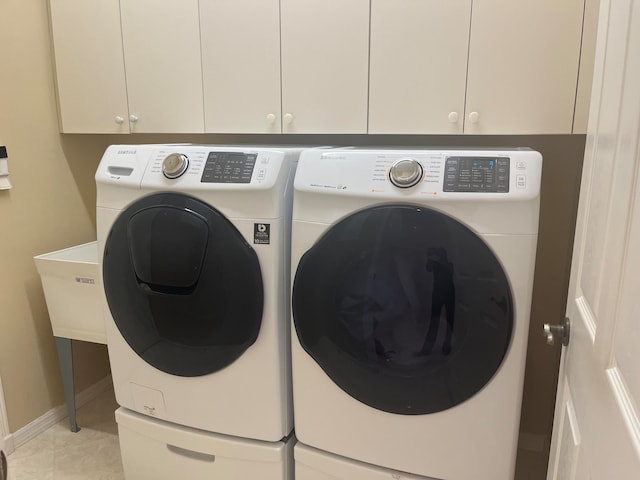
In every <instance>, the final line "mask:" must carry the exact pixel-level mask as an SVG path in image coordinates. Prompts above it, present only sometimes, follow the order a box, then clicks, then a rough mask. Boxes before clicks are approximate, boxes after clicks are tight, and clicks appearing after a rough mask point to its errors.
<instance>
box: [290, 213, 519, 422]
mask: <svg viewBox="0 0 640 480" xmlns="http://www.w3.org/2000/svg"><path fill="white" fill-rule="evenodd" d="M293 316H294V324H295V329H296V333H297V335H298V338H299V340H300V343H301V344H302V347H303V348H304V350H305V351H306V352H307V353H308V354H309V355H311V357H313V358H314V360H315V361H316V362H317V363H318V364H319V365H320V366H321V367H322V369H323V370H324V371H325V373H326V374H327V375H328V376H329V377H330V378H331V379H332V380H333V381H334V382H335V383H336V384H337V385H338V386H339V387H340V388H342V389H343V390H344V391H345V392H346V393H348V394H349V395H351V396H352V397H354V398H355V399H357V400H359V401H360V402H362V403H365V404H367V405H369V406H371V407H374V408H377V409H380V410H383V411H386V412H391V413H398V414H408V415H411V414H427V413H434V412H438V411H442V410H446V409H448V408H451V407H453V406H455V405H458V404H460V403H462V402H464V401H465V400H467V399H468V398H470V397H471V396H473V395H474V394H475V393H477V392H478V391H479V390H480V389H482V388H483V386H484V385H486V384H487V383H488V382H489V381H490V380H491V378H492V377H493V375H494V374H495V373H496V371H497V370H498V368H499V367H500V365H501V363H502V360H503V358H504V356H505V354H506V352H507V349H508V347H509V344H510V341H511V332H512V328H513V304H512V297H511V289H510V287H509V283H508V281H507V278H506V275H505V273H504V271H503V269H502V267H501V265H500V263H499V262H498V260H497V259H496V257H495V255H494V254H493V253H492V252H491V250H490V249H489V247H488V246H487V245H486V244H485V243H484V241H483V240H482V239H480V238H479V237H478V236H477V235H476V234H475V233H473V232H472V231H471V230H469V228H467V227H466V226H464V225H462V224H461V223H459V222H458V221H456V220H454V219H452V218H450V217H448V216H446V215H443V214H441V213H439V212H436V211H433V210H430V209H426V208H421V207H415V206H410V205H388V206H380V207H374V208H369V209H367V210H363V211H360V212H358V213H355V214H353V215H351V216H349V217H347V218H345V219H344V220H342V221H341V222H339V223H338V224H336V225H335V226H333V227H332V228H331V229H330V230H329V231H328V232H327V233H326V234H325V235H324V236H323V237H322V238H320V239H319V240H318V242H317V243H316V244H315V245H314V246H313V247H312V248H311V249H310V250H309V251H307V252H306V253H305V254H304V256H303V257H302V259H301V260H300V263H299V265H298V268H297V272H296V275H295V280H294V289H293Z"/></svg>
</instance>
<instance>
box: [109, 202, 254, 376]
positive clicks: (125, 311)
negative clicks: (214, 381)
mask: <svg viewBox="0 0 640 480" xmlns="http://www.w3.org/2000/svg"><path fill="white" fill-rule="evenodd" d="M103 281H104V289H105V293H106V297H107V302H108V304H109V309H110V310H111V314H112V316H113V319H114V321H115V324H116V326H117V327H118V329H119V330H120V333H121V334H122V336H123V337H124V339H125V340H126V341H127V343H128V344H129V345H130V346H131V348H132V349H133V350H134V351H135V352H136V353H137V354H138V355H139V356H140V357H141V358H142V359H144V360H145V361H146V362H147V363H149V364H151V365H153V366H154V367H155V368H157V369H159V370H162V371H164V372H167V373H170V374H172V375H180V376H185V377H193V376H199V375H205V374H208V373H212V372H215V371H218V370H220V369H222V368H224V367H226V366H227V365H229V364H231V363H232V362H233V361H235V360H236V359H237V358H238V357H240V355H242V353H243V352H244V351H245V350H246V349H247V348H249V346H251V345H252V344H253V343H254V342H255V340H256V338H257V337H258V332H259V331H260V323H261V320H262V307H263V288H262V274H261V271H260V264H259V261H258V257H257V255H256V253H255V251H254V250H253V248H251V246H250V245H249V244H248V243H247V242H246V241H245V239H244V237H243V236H242V235H241V234H240V232H238V230H237V229H236V228H235V227H234V226H233V225H232V224H231V222H230V221H229V220H228V219H227V218H226V217H224V216H223V215H222V214H221V213H220V212H218V211H217V210H216V209H214V208H212V207H211V206H209V205H207V204H206V203H203V202H201V201H200V200H197V199H195V198H192V197H189V196H186V195H180V194H174V193H161V194H155V195H151V196H148V197H145V198H143V199H141V200H139V201H137V202H135V203H134V204H132V205H131V206H129V207H128V208H127V209H126V210H124V211H123V212H122V214H121V215H120V216H119V217H118V218H117V220H116V221H115V223H114V224H113V227H112V228H111V232H110V233H109V236H108V238H107V241H106V244H105V251H104V259H103Z"/></svg>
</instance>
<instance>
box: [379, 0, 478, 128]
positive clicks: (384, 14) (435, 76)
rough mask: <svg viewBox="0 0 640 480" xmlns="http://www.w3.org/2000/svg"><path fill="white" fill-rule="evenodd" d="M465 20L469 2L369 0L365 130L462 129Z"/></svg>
mask: <svg viewBox="0 0 640 480" xmlns="http://www.w3.org/2000/svg"><path fill="white" fill-rule="evenodd" d="M470 19H471V0H449V1H447V2H442V1H440V0H428V1H424V0H372V2H371V49H370V63H371V65H370V68H369V133H394V134H395V133H404V134H421V133H422V134H427V133H428V134H436V133H442V134H456V133H462V123H463V118H464V96H465V88H466V74H467V52H468V48H469V22H470ZM418 51H419V52H420V54H419V55H417V54H416V52H418Z"/></svg>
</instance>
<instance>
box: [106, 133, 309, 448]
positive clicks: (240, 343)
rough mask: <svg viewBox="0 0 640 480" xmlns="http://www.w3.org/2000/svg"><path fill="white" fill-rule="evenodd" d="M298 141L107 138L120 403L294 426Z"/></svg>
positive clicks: (246, 433)
mask: <svg viewBox="0 0 640 480" xmlns="http://www.w3.org/2000/svg"><path fill="white" fill-rule="evenodd" d="M298 154H299V150H296V149H282V148H257V147H249V146H242V147H238V146H235V147H232V146H196V145H114V146H111V147H109V148H108V149H107V150H106V152H105V153H104V156H103V158H102V160H101V162H100V165H99V167H98V170H97V173H96V182H97V230H98V244H99V249H100V262H99V264H100V269H101V273H102V277H103V285H104V293H105V300H106V306H105V316H106V319H105V322H106V331H107V345H108V351H109V358H110V363H111V370H112V376H113V382H114V389H115V394H116V399H117V402H118V403H119V404H120V405H121V406H123V407H125V408H126V409H129V410H132V411H135V412H139V413H141V414H144V415H147V416H149V417H153V418H156V419H160V420H163V421H166V422H171V423H172V424H177V425H181V426H188V427H193V428H196V429H199V430H203V431H209V432H215V433H218V434H225V435H232V436H236V437H244V438H248V439H255V440H264V441H278V440H281V439H282V438H284V437H286V436H287V435H289V434H290V432H291V430H292V428H293V420H292V409H291V385H290V380H289V378H290V359H289V358H290V355H289V345H290V339H289V328H288V327H289V321H288V318H289V316H290V314H289V307H288V306H289V300H288V298H289V297H288V293H289V292H288V287H287V285H288V281H289V280H288V279H289V270H290V267H289V258H290V257H289V247H290V244H289V238H290V234H289V231H290V214H291V210H290V209H291V197H292V181H293V175H294V171H295V165H296V162H297V158H298Z"/></svg>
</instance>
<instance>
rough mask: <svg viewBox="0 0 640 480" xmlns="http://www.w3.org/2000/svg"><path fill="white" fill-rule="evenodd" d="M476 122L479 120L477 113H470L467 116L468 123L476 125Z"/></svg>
mask: <svg viewBox="0 0 640 480" xmlns="http://www.w3.org/2000/svg"><path fill="white" fill-rule="evenodd" d="M478 120H480V114H479V113H478V112H471V113H470V114H469V121H470V122H471V123H478Z"/></svg>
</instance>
